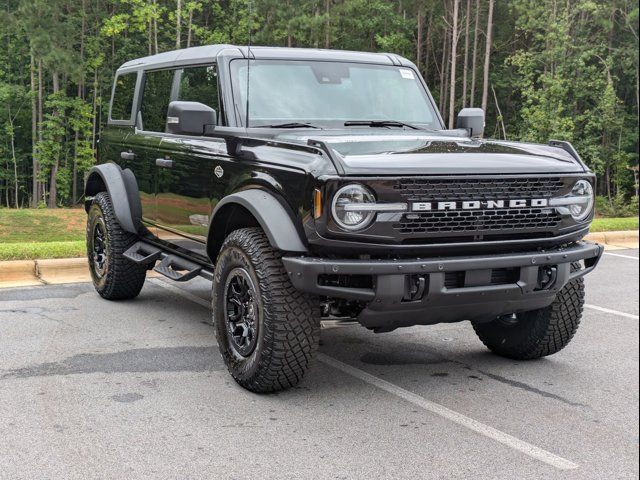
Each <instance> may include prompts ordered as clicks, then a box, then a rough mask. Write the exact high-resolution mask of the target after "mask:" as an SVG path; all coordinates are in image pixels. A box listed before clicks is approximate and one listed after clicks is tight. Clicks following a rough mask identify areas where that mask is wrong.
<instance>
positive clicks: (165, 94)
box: [140, 70, 173, 132]
mask: <svg viewBox="0 0 640 480" xmlns="http://www.w3.org/2000/svg"><path fill="white" fill-rule="evenodd" d="M172 83H173V70H160V71H157V72H146V73H145V76H144V90H143V93H142V104H141V105H140V113H141V115H142V128H143V129H144V130H146V131H149V132H164V131H165V126H166V122H167V109H168V108H169V101H170V98H171V84H172Z"/></svg>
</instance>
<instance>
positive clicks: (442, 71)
mask: <svg viewBox="0 0 640 480" xmlns="http://www.w3.org/2000/svg"><path fill="white" fill-rule="evenodd" d="M448 33H449V29H448V28H447V27H446V26H445V27H444V32H443V33H442V62H441V64H440V98H439V99H438V106H439V108H440V113H442V114H444V96H445V91H444V86H445V84H446V83H447V82H446V80H445V79H446V65H447V47H448V45H449V42H448V41H447V40H448V38H449V37H448V35H447V34H448Z"/></svg>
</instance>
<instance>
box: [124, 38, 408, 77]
mask: <svg viewBox="0 0 640 480" xmlns="http://www.w3.org/2000/svg"><path fill="white" fill-rule="evenodd" d="M225 49H229V50H231V52H232V53H231V54H232V55H233V50H234V49H237V54H238V56H239V57H244V56H245V52H246V50H247V47H246V46H234V45H204V46H201V47H191V48H185V49H182V50H172V51H170V52H163V53H159V54H157V55H151V56H148V57H142V58H138V59H135V60H130V61H128V62H126V63H124V64H122V66H120V68H119V69H118V71H119V72H121V71H125V70H138V69H140V68H163V67H172V66H179V65H188V64H191V63H205V62H207V61H211V60H213V59H215V58H216V57H217V56H218V54H219V53H220V52H222V51H223V50H225ZM251 53H252V56H253V57H254V58H258V59H275V58H278V59H291V60H334V61H342V62H367V63H379V64H384V65H393V64H394V62H393V61H392V57H395V58H397V59H400V60H401V62H402V63H403V64H408V63H410V62H409V61H408V60H405V59H402V57H398V56H397V55H393V56H391V55H388V54H384V53H370V52H352V51H346V50H322V49H313V48H283V47H262V46H255V47H251ZM403 60H404V61H403ZM405 62H406V63H405Z"/></svg>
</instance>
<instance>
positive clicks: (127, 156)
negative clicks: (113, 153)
mask: <svg viewBox="0 0 640 480" xmlns="http://www.w3.org/2000/svg"><path fill="white" fill-rule="evenodd" d="M120 158H121V159H123V160H134V159H135V158H136V154H135V153H133V152H120Z"/></svg>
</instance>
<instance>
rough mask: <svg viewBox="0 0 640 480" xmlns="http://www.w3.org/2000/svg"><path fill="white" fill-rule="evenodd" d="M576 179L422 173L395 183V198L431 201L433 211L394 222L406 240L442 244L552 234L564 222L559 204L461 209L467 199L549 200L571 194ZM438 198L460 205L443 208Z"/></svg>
mask: <svg viewBox="0 0 640 480" xmlns="http://www.w3.org/2000/svg"><path fill="white" fill-rule="evenodd" d="M573 181H574V180H573V178H570V177H559V176H531V177H515V176H505V177H496V178H491V177H457V178H456V177H422V178H402V179H398V180H396V181H394V182H393V183H392V184H391V185H389V186H388V187H387V188H389V187H391V189H392V191H393V192H394V195H393V201H398V200H401V201H404V202H407V203H409V204H412V203H413V202H432V203H433V205H434V207H433V210H426V211H413V212H407V213H404V214H402V215H401V216H399V217H397V218H396V219H394V221H393V223H391V226H392V228H393V230H394V231H395V232H396V233H397V234H398V235H400V236H401V240H402V242H403V243H411V242H413V241H423V240H424V239H426V238H429V239H430V240H431V241H439V242H444V243H449V242H457V241H465V242H468V241H470V242H481V241H488V240H498V239H507V240H508V239H518V238H521V237H522V236H525V238H539V237H545V238H546V237H549V236H554V235H555V234H556V232H557V231H558V230H559V229H561V228H564V227H565V226H566V225H565V220H564V218H563V217H562V216H561V215H560V214H559V213H558V212H557V210H556V209H555V208H547V207H535V206H530V205H529V204H528V203H527V206H526V207H514V208H507V206H506V205H505V207H504V208H490V207H489V206H488V205H487V204H486V203H483V204H482V208H480V209H477V210H476V209H468V210H465V209H463V208H460V204H461V203H462V202H464V201H476V202H477V201H480V202H487V201H490V200H493V201H497V200H502V201H504V202H506V203H507V204H508V201H509V200H530V199H550V198H553V197H560V196H562V195H565V194H566V193H568V192H569V191H570V189H571V185H573ZM437 202H456V203H457V208H451V209H449V208H447V209H444V210H440V209H438V208H437V207H436V203H437Z"/></svg>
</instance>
